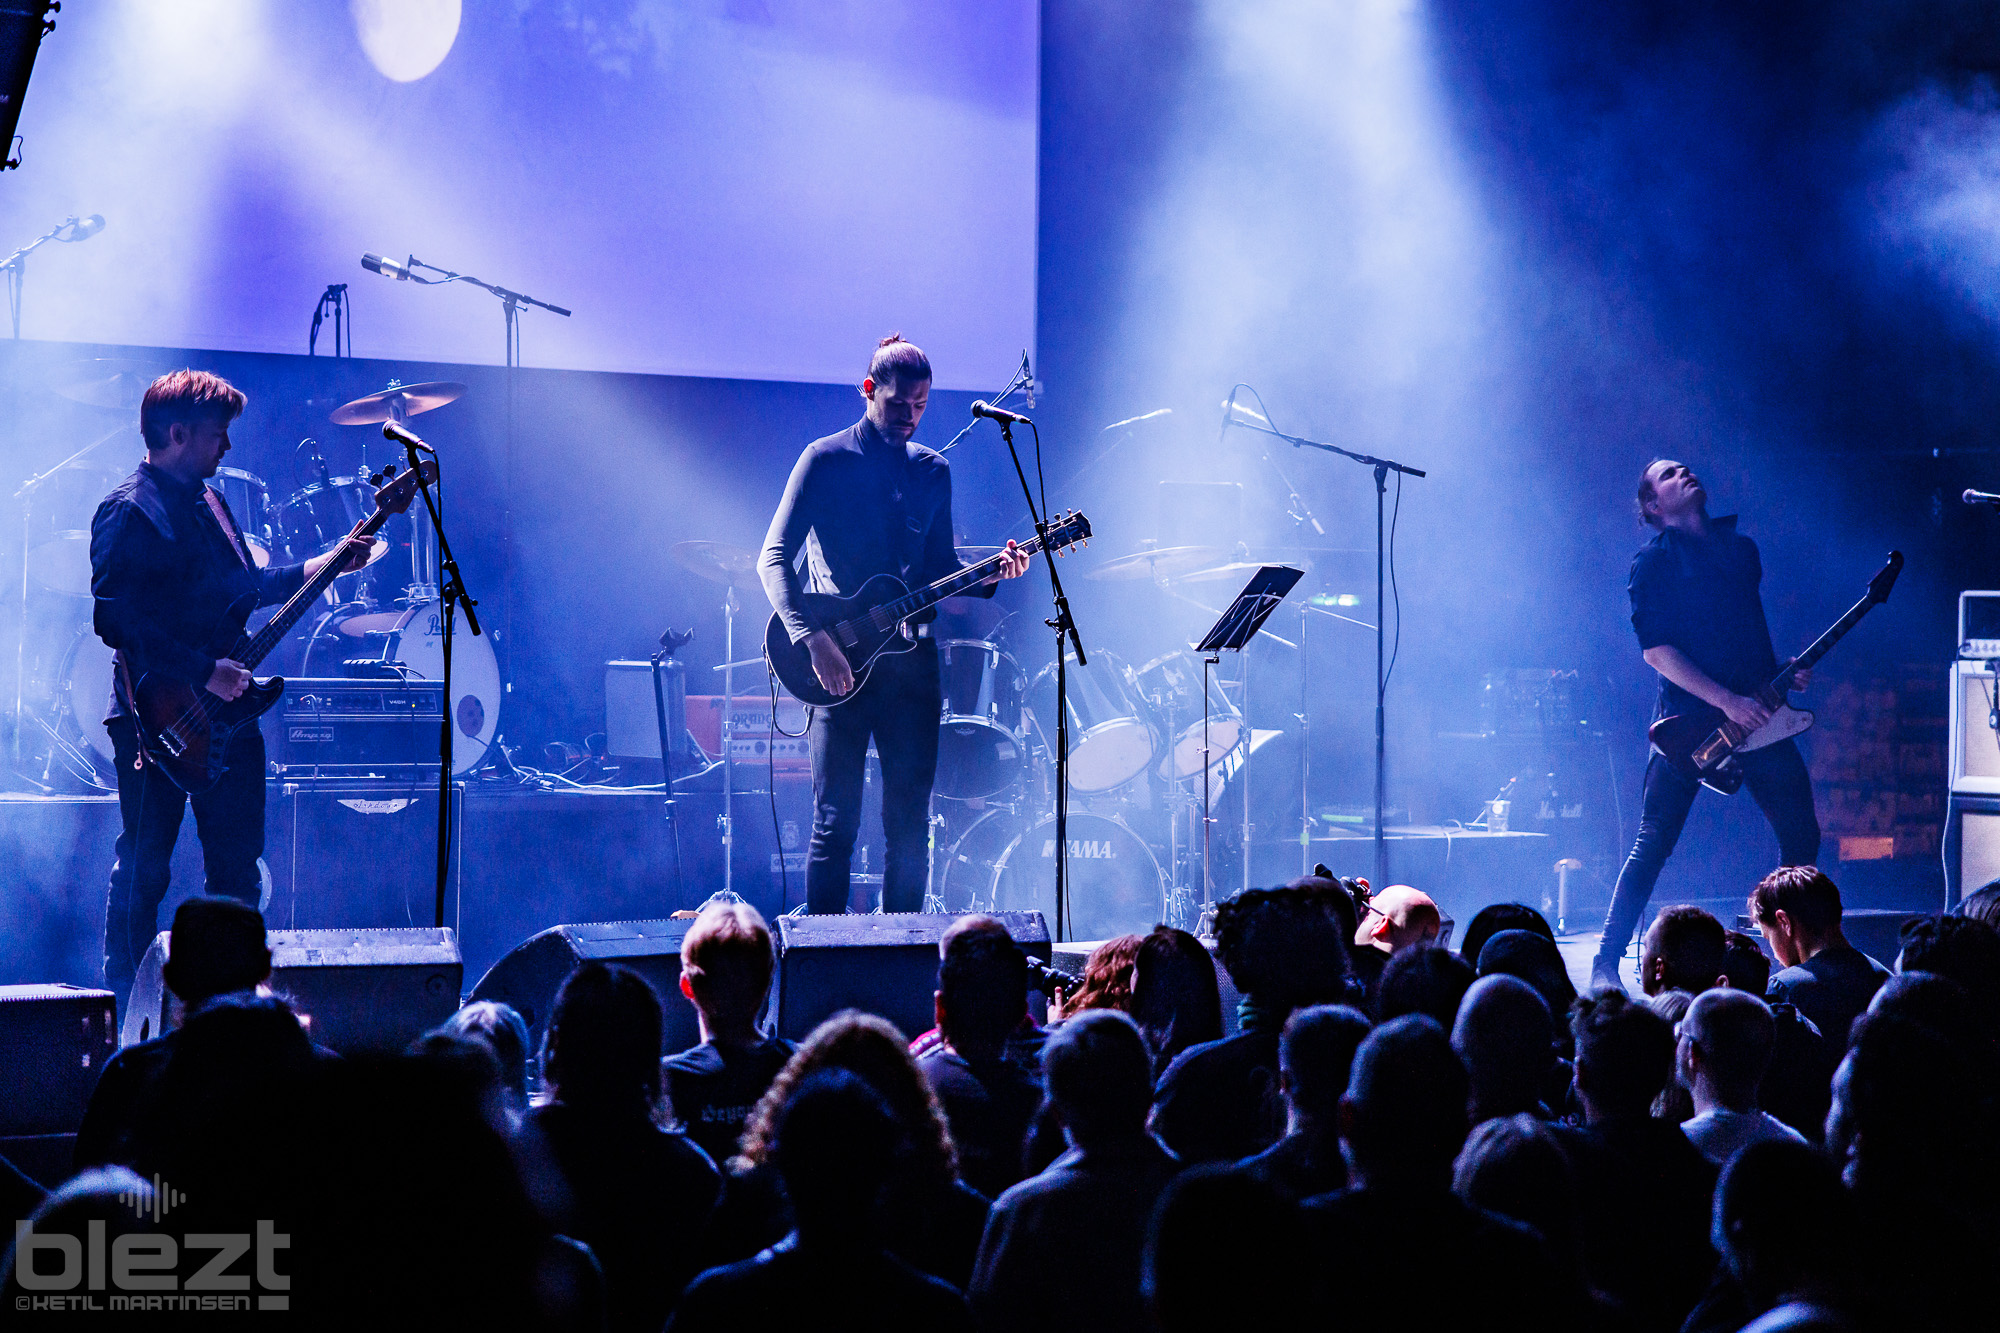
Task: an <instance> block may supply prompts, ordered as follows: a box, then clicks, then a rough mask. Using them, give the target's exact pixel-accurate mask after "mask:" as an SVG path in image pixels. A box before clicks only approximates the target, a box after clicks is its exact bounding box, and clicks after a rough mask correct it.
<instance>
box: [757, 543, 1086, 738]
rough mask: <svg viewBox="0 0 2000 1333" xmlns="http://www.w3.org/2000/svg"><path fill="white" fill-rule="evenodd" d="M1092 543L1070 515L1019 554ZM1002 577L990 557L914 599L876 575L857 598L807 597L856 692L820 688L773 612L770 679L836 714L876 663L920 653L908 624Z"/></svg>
mask: <svg viewBox="0 0 2000 1333" xmlns="http://www.w3.org/2000/svg"><path fill="white" fill-rule="evenodd" d="M1089 537H1090V520H1089V519H1087V518H1085V517H1084V516H1083V515H1082V514H1070V515H1067V516H1066V517H1061V518H1058V519H1056V521H1054V522H1053V523H1050V524H1049V526H1048V532H1047V535H1046V536H1037V537H1031V538H1029V539H1028V540H1027V541H1025V542H1022V543H1021V545H1020V547H1019V548H1018V549H1020V550H1022V551H1025V552H1027V553H1028V554H1029V555H1033V554H1035V553H1036V552H1037V551H1040V550H1041V549H1042V548H1043V547H1044V546H1046V547H1047V548H1048V550H1049V553H1050V554H1052V555H1063V554H1065V553H1067V551H1068V550H1069V548H1070V547H1072V546H1074V545H1076V544H1077V543H1079V542H1082V541H1087V540H1088V539H1089ZM999 572H1000V557H999V556H998V555H990V556H988V557H986V559H984V560H981V561H980V562H979V563H977V564H973V565H967V566H966V567H965V568H964V569H961V570H960V571H958V573H956V574H949V575H946V576H945V577H944V578H941V579H939V580H938V581H937V582H936V583H933V584H931V585H930V586H928V587H924V588H919V589H917V590H916V591H915V592H911V591H910V590H909V588H908V587H906V586H905V585H904V583H903V581H902V580H901V579H899V578H897V577H896V576H895V575H893V574H877V575H876V576H875V577H874V578H872V579H869V580H868V581H867V582H866V583H864V584H862V585H861V586H860V587H859V588H857V589H856V590H855V592H854V595H853V596H852V597H835V596H833V595H831V594H829V593H817V592H809V593H805V594H803V601H804V607H803V610H804V611H805V613H806V618H807V619H808V620H810V621H811V622H812V623H813V624H815V625H818V626H819V627H820V628H821V629H823V630H825V631H826V632H827V633H828V634H831V635H832V636H833V641H834V642H835V643H837V644H839V645H840V650H841V652H843V653H845V654H846V655H847V665H848V668H849V670H851V671H852V672H853V673H854V688H853V689H851V690H849V691H848V692H847V693H846V694H835V693H833V692H832V691H831V690H829V689H827V688H826V686H824V685H822V684H820V683H819V677H818V676H816V675H814V674H813V667H812V654H811V653H810V652H809V651H807V649H806V646H805V644H804V643H803V642H799V643H793V642H792V636H791V632H790V631H789V630H787V629H786V628H785V622H784V619H783V618H782V617H780V616H779V615H778V614H777V613H776V612H775V611H774V612H772V613H771V620H770V623H769V624H767V625H766V626H765V627H764V660H765V661H767V662H769V663H770V664H771V672H772V674H773V675H775V676H777V678H778V680H779V681H780V682H781V683H782V684H783V685H784V687H785V688H786V689H788V690H790V691H791V692H792V697H793V698H795V699H797V700H799V701H800V702H801V703H805V704H810V705H811V706H812V707H814V708H834V707H837V706H839V705H840V704H843V703H846V702H847V701H848V700H849V699H852V698H853V697H854V696H855V695H857V694H859V693H860V692H861V687H862V686H863V685H864V684H866V683H867V681H868V673H869V672H870V671H871V670H872V669H873V668H874V665H875V661H876V659H877V658H880V657H883V656H886V655H890V654H894V653H906V652H908V651H910V649H911V648H913V647H915V646H916V640H915V639H913V638H907V637H905V636H904V633H903V622H904V621H906V620H908V619H909V618H910V617H911V616H913V615H915V614H917V612H919V611H921V610H923V609H924V608H925V607H927V606H932V605H935V604H936V603H938V602H940V601H943V600H944V599H945V598H947V597H956V596H958V595H959V594H961V593H965V592H970V591H971V590H972V589H973V588H976V587H978V586H979V585H980V584H982V583H984V582H985V581H986V580H988V579H990V578H992V577H993V576H994V575H995V574H998V573H999Z"/></svg>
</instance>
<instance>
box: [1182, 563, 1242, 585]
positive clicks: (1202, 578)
mask: <svg viewBox="0 0 2000 1333" xmlns="http://www.w3.org/2000/svg"><path fill="white" fill-rule="evenodd" d="M1262 568H1264V566H1263V565H1262V564H1260V563H1258V562H1257V561H1255V560H1232V561H1230V562H1229V563H1228V564H1226V565H1215V566H1213V567H1211V568H1208V569H1195V570H1190V571H1188V572H1187V573H1185V574H1176V575H1174V576H1173V578H1172V579H1171V580H1170V582H1173V583H1222V582H1226V581H1234V580H1236V579H1247V578H1249V577H1250V576H1251V575H1252V574H1254V573H1256V572H1257V571H1258V570H1260V569H1262Z"/></svg>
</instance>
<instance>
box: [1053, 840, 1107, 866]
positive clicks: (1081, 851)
mask: <svg viewBox="0 0 2000 1333" xmlns="http://www.w3.org/2000/svg"><path fill="white" fill-rule="evenodd" d="M1042 859H1043V860H1044V861H1053V860H1055V859H1056V840H1055V839H1054V838H1046V839H1044V840H1043V842H1042ZM1069 859H1070V860H1072V861H1116V860H1117V859H1118V845H1117V844H1116V843H1114V842H1112V841H1111V839H1109V838H1105V839H1103V840H1102V841H1096V840H1092V839H1089V838H1071V839H1070V840H1069Z"/></svg>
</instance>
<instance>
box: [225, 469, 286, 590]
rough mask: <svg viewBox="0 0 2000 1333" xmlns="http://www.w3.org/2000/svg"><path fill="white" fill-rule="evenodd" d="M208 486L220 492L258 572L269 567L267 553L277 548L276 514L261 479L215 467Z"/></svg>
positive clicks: (278, 543)
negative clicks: (213, 478) (213, 475)
mask: <svg viewBox="0 0 2000 1333" xmlns="http://www.w3.org/2000/svg"><path fill="white" fill-rule="evenodd" d="M210 484H211V485H213V486H214V487H215V489H216V490H218V491H221V492H222V499H223V503H225V504H227V505H228V506H229V516H230V517H231V518H233V519H235V520H236V530H237V531H238V532H240V533H242V534H243V544H244V545H245V546H247V547H249V548H250V558H251V560H253V561H255V562H256V565H257V568H259V569H264V568H266V567H267V566H269V565H270V563H271V552H273V551H275V550H277V549H279V546H280V545H281V543H280V542H279V540H278V514H277V511H276V510H275V509H273V508H271V497H270V492H269V491H268V490H266V489H265V486H264V479H263V478H262V477H259V476H256V475H255V474H253V473H249V472H245V471H244V470H243V469H242V468H239V467H219V468H217V469H216V470H215V480H214V481H213V482H211V483H210Z"/></svg>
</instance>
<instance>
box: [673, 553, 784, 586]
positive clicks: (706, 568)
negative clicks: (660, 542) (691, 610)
mask: <svg viewBox="0 0 2000 1333" xmlns="http://www.w3.org/2000/svg"><path fill="white" fill-rule="evenodd" d="M667 554H668V555H670V556H672V557H673V559H674V563H675V564H677V565H679V566H680V567H681V568H682V569H685V570H687V571H689V572H690V573H694V574H699V575H701V577H703V578H705V579H707V580H709V581H710V582H711V583H726V584H728V585H729V586H730V587H732V588H740V589H742V590H743V591H745V592H762V591H763V590H764V582H763V580H762V579H760V578H758V577H757V552H755V551H753V550H751V549H750V548H749V547H747V546H731V545H730V544H729V543H728V542H676V543H675V544H674V545H673V546H671V547H669V548H668V549H667Z"/></svg>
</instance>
